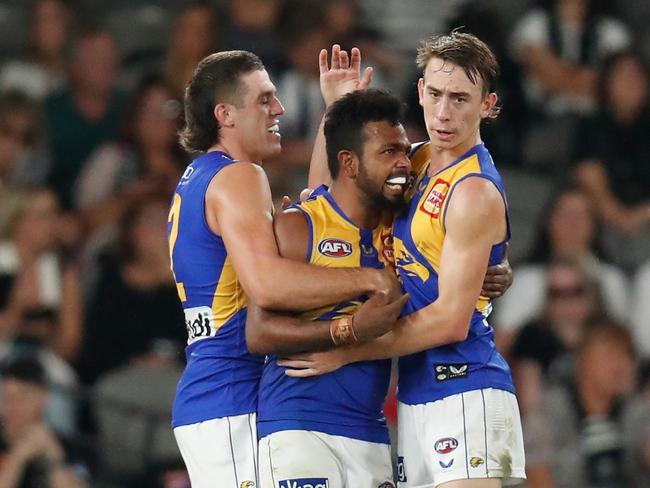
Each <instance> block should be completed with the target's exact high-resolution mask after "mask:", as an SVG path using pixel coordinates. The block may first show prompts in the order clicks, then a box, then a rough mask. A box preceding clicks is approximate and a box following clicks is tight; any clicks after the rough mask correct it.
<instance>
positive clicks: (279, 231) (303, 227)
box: [273, 207, 312, 261]
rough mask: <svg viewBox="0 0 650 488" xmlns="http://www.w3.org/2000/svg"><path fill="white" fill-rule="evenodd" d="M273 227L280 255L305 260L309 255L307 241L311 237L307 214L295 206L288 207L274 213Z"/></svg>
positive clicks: (308, 241)
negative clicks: (276, 213) (278, 212)
mask: <svg viewBox="0 0 650 488" xmlns="http://www.w3.org/2000/svg"><path fill="white" fill-rule="evenodd" d="M273 227H274V231H275V238H276V241H277V244H278V250H279V252H280V255H281V256H283V257H286V258H290V259H295V260H301V261H302V260H305V258H306V256H308V255H309V251H310V249H309V243H310V241H311V238H312V236H311V225H310V222H309V220H308V217H307V215H306V214H305V213H304V212H303V211H301V210H299V209H298V208H296V207H293V208H289V209H287V210H285V211H283V212H281V213H280V214H278V215H276V217H275V219H274V221H273Z"/></svg>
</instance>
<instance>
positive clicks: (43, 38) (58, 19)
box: [0, 0, 74, 100]
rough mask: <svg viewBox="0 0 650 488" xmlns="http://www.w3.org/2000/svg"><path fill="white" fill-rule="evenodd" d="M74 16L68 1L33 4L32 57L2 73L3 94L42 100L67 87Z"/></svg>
mask: <svg viewBox="0 0 650 488" xmlns="http://www.w3.org/2000/svg"><path fill="white" fill-rule="evenodd" d="M73 17H74V12H73V10H72V7H71V4H70V2H69V1H68V0H35V1H34V2H32V7H31V18H30V25H29V27H28V29H29V46H28V56H27V57H26V58H25V59H22V60H14V61H9V62H8V63H6V64H5V65H4V66H3V68H2V69H1V70H0V90H3V91H4V90H18V91H20V92H22V93H24V94H25V95H27V96H29V97H31V98H34V99H39V100H40V99H42V98H43V97H45V96H46V95H47V94H49V93H50V92H52V91H55V90H57V89H60V88H62V87H63V85H64V84H65V79H66V73H65V61H64V50H65V48H66V44H67V42H68V40H69V37H70V32H71V31H72V27H73V26H72V24H73V20H74V19H73Z"/></svg>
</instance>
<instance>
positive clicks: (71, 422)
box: [0, 307, 81, 436]
mask: <svg viewBox="0 0 650 488" xmlns="http://www.w3.org/2000/svg"><path fill="white" fill-rule="evenodd" d="M56 327H57V314H56V313H55V312H54V310H52V309H51V308H45V307H43V308H30V309H28V310H26V311H25V312H24V313H23V314H22V316H21V317H20V319H19V321H18V322H17V325H16V328H15V331H14V335H13V337H12V338H11V339H9V340H5V341H2V342H0V363H4V362H7V361H11V360H13V359H14V358H16V357H23V356H27V357H29V358H32V359H34V360H35V361H38V363H40V365H41V366H42V367H43V370H44V373H45V379H46V380H47V384H48V390H49V392H48V401H47V406H46V408H45V420H46V421H47V424H48V425H49V426H50V427H51V428H52V429H53V430H54V431H56V432H57V433H58V434H62V435H66V436H73V435H75V434H76V433H77V429H78V411H79V403H80V399H81V398H80V391H79V382H78V378H77V373H76V372H75V370H74V369H73V368H72V366H71V365H70V364H68V363H67V362H66V361H64V360H63V359H61V357H60V356H58V355H57V354H56V353H55V352H54V351H53V350H52V348H51V347H50V345H49V344H50V343H51V342H52V337H53V336H54V335H55V334H56V333H57V331H56Z"/></svg>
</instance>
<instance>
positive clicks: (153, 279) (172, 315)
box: [78, 197, 186, 384]
mask: <svg viewBox="0 0 650 488" xmlns="http://www.w3.org/2000/svg"><path fill="white" fill-rule="evenodd" d="M168 202H169V198H168V197H165V198H155V197H150V198H148V199H145V200H142V201H138V202H135V203H134V204H133V205H132V206H131V208H130V209H129V210H128V212H127V213H126V214H125V215H124V217H123V218H122V222H121V224H120V233H119V248H118V251H117V253H115V255H112V256H107V258H106V259H105V261H104V262H103V263H102V264H103V265H102V267H101V271H100V276H99V280H98V284H97V286H96V287H95V289H94V293H93V294H92V296H91V298H90V305H89V308H88V314H87V316H86V337H85V340H84V345H83V351H82V353H83V355H82V357H81V358H80V361H79V363H78V371H79V374H80V376H81V377H82V379H83V380H84V381H85V382H86V383H89V384H90V383H94V382H95V380H96V379H97V378H98V377H100V376H101V375H103V374H104V373H106V372H108V371H110V370H112V369H114V368H117V367H118V366H123V365H125V364H128V363H129V362H130V361H131V360H133V359H134V358H136V357H138V356H140V355H141V354H143V353H144V352H146V351H149V350H150V348H151V347H152V345H153V344H154V343H155V341H157V340H159V339H166V340H168V341H171V344H172V346H173V347H176V348H177V352H178V354H179V356H178V357H179V358H180V357H181V356H180V353H181V351H182V347H183V345H184V343H185V340H186V331H185V328H184V327H183V324H184V323H185V320H184V318H183V312H182V309H181V305H180V302H179V301H178V296H177V294H176V287H175V285H174V281H173V279H172V274H171V270H170V265H169V247H168V244H167V238H166V235H165V232H166V226H165V223H166V222H167V212H168V208H169V204H168Z"/></svg>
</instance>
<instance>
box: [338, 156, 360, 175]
mask: <svg viewBox="0 0 650 488" xmlns="http://www.w3.org/2000/svg"><path fill="white" fill-rule="evenodd" d="M337 156H338V159H339V166H340V172H343V173H345V175H346V176H348V177H349V178H356V177H357V172H358V171H359V159H358V158H357V156H356V154H354V153H353V152H352V151H348V150H347V149H343V150H341V151H339V153H338V155H337Z"/></svg>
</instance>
